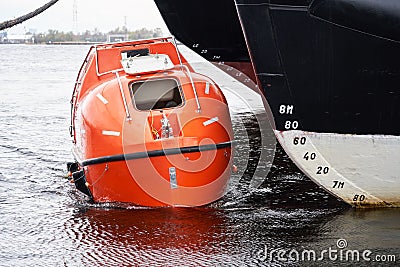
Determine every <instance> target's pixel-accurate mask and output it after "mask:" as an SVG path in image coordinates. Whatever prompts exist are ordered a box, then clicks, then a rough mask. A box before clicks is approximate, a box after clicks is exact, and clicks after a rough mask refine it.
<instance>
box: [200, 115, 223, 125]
mask: <svg viewBox="0 0 400 267" xmlns="http://www.w3.org/2000/svg"><path fill="white" fill-rule="evenodd" d="M218 120H219V119H218V117H214V118H211V119H209V120H208V121H205V122H203V125H204V126H208V125H210V124H212V123H214V122H217V121H218Z"/></svg>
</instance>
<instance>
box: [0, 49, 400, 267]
mask: <svg viewBox="0 0 400 267" xmlns="http://www.w3.org/2000/svg"><path fill="white" fill-rule="evenodd" d="M87 50H88V47H85V46H25V45H17V46H13V45H1V46H0V59H1V63H0V82H1V83H0V126H1V127H0V158H1V160H0V163H1V165H0V166H1V167H0V266H217V265H221V266H259V265H272V266H281V265H284V266H285V265H286V266H304V265H314V266H321V265H330V266H334V265H338V264H340V265H343V266H346V265H349V266H350V265H352V264H353V265H354V264H355V263H357V262H355V261H348V260H346V258H345V257H344V256H343V255H345V253H346V251H347V250H357V251H359V252H360V255H361V253H362V252H363V251H365V250H370V251H371V254H369V257H368V258H369V259H370V260H371V261H370V262H367V261H365V260H364V259H360V262H359V263H358V264H359V265H367V264H369V265H377V266H378V265H380V266H391V265H393V266H395V265H396V263H393V262H391V263H388V262H385V263H382V262H380V263H378V262H377V258H376V256H377V255H378V256H385V257H386V259H388V258H389V256H390V255H394V256H395V259H396V260H397V262H400V254H399V252H400V209H386V210H354V209H352V208H349V207H348V206H347V205H344V204H343V203H341V202H340V201H338V200H336V199H335V198H333V197H331V196H330V195H328V194H327V193H325V192H324V191H323V190H321V189H319V188H318V187H317V186H315V185H314V184H313V183H312V182H311V181H310V180H309V179H308V178H306V177H305V176H304V175H302V174H301V173H299V171H298V170H297V168H296V167H295V166H294V165H293V164H292V163H291V162H290V160H289V159H288V158H287V156H286V155H285V154H284V153H283V151H282V149H280V148H279V147H277V150H276V153H275V159H274V161H273V165H272V167H271V169H270V172H269V173H268V176H267V177H266V179H264V178H265V177H263V176H262V175H258V173H262V174H263V173H266V169H268V166H267V165H268V164H267V165H265V166H263V164H259V166H257V161H258V159H259V158H260V157H263V156H262V153H261V152H262V151H267V152H269V156H268V155H267V157H266V158H267V160H264V161H265V162H268V161H271V160H272V157H271V154H273V151H274V149H273V148H274V147H273V146H270V145H268V146H265V144H264V145H260V140H261V137H262V136H263V134H265V135H266V136H267V137H266V138H267V139H268V138H272V137H271V136H270V135H269V134H270V133H262V131H260V130H259V129H258V123H257V120H260V119H261V120H262V119H263V116H264V115H262V114H261V115H259V114H258V113H257V112H250V111H248V110H246V108H244V107H243V106H240V105H239V104H237V103H238V102H236V101H234V100H233V102H232V109H233V110H232V117H233V119H234V127H235V133H236V139H237V140H238V146H237V154H236V159H235V161H236V163H237V165H238V166H239V167H240V168H239V174H237V175H234V176H233V177H232V183H231V185H230V187H229V191H228V192H227V194H226V196H225V197H224V198H223V199H221V200H220V201H218V202H216V203H213V204H212V205H209V206H207V207H200V208H159V209H148V208H137V207H133V206H126V205H124V206H123V205H114V204H113V205H111V204H109V205H104V204H102V205H99V204H94V203H91V202H90V201H88V200H87V199H86V198H85V197H84V196H82V195H81V194H79V193H77V192H76V190H75V189H74V187H73V186H72V185H71V184H70V183H68V182H67V179H65V173H66V170H65V169H66V168H65V164H66V162H67V161H71V160H72V156H71V154H70V148H71V145H72V144H71V141H70V138H69V134H68V126H69V114H70V113H69V112H70V110H69V100H70V94H71V93H72V89H73V84H74V80H75V77H76V74H77V71H78V70H79V67H80V64H81V62H82V60H83V58H84V57H85V55H86V53H87ZM230 94H232V93H230V92H227V95H230ZM246 95H248V96H249V95H250V96H251V93H246ZM229 98H230V99H233V98H232V97H229ZM231 101H232V100H231ZM248 101H250V105H251V106H253V104H252V102H251V101H252V100H251V99H250V100H248ZM254 101H255V100H254ZM242 135H247V136H249V140H250V141H249V142H244V141H243V140H245V139H246V138H245V136H242ZM242 139H243V140H242ZM262 149H263V150H262ZM243 155H248V156H249V159H248V160H247V159H246V157H245V156H243ZM260 169H261V172H260ZM254 173H255V175H254ZM257 175H258V176H257ZM261 176H262V177H261ZM254 181H256V184H259V183H261V182H262V184H261V186H260V187H258V188H256V187H255V186H254ZM339 239H344V240H345V241H346V242H347V247H344V246H343V245H342V244H343V242H344V240H341V242H342V243H337V242H338V240H339ZM274 249H275V252H276V253H275V254H274V252H273V250H274ZM279 249H282V250H286V251H284V252H285V253H286V254H280V255H278V254H277V253H278V250H279ZM328 249H333V250H337V257H338V258H337V259H336V260H334V256H335V255H336V254H333V255H331V256H332V259H330V258H329V257H328V254H322V255H323V256H324V257H322V258H321V261H318V260H315V261H314V260H313V259H311V260H307V258H305V260H304V261H301V255H302V253H303V252H304V250H308V251H310V250H313V251H315V252H316V253H317V254H316V255H317V256H316V258H318V257H320V255H321V251H323V250H328ZM271 251H272V253H271ZM289 251H291V254H290V256H292V258H290V259H289V257H288V255H289ZM281 252H282V251H281ZM296 252H297V253H299V255H300V256H299V258H300V261H299V262H295V259H296ZM340 253H342V259H340V258H339V256H340ZM271 255H272V256H271ZM279 256H281V258H282V257H283V258H286V260H284V259H278V258H279ZM360 257H361V256H360ZM383 258H384V257H381V259H383ZM391 260H393V257H391ZM387 261H388V260H387Z"/></svg>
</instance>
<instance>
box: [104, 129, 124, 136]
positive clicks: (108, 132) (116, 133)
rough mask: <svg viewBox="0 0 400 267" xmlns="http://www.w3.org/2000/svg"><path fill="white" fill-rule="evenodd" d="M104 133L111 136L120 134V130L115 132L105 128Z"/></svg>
mask: <svg viewBox="0 0 400 267" xmlns="http://www.w3.org/2000/svg"><path fill="white" fill-rule="evenodd" d="M102 133H103V135H110V136H120V134H121V133H120V132H115V131H106V130H103V132H102Z"/></svg>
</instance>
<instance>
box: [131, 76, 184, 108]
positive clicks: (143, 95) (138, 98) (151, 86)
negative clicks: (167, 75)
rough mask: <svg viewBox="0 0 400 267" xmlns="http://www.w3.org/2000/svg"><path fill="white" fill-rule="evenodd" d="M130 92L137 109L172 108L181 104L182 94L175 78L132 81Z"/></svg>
mask: <svg viewBox="0 0 400 267" xmlns="http://www.w3.org/2000/svg"><path fill="white" fill-rule="evenodd" d="M131 94H132V99H133V102H134V103H135V106H136V108H137V109H139V110H152V109H163V108H173V107H177V106H180V105H182V102H183V100H182V96H181V93H180V90H179V85H178V83H177V81H176V80H175V79H159V80H147V81H142V82H136V83H132V85H131Z"/></svg>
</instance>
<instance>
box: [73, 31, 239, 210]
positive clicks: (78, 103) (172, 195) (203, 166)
mask: <svg viewBox="0 0 400 267" xmlns="http://www.w3.org/2000/svg"><path fill="white" fill-rule="evenodd" d="M71 103H72V116H71V127H70V132H71V136H72V138H73V143H74V146H73V155H74V157H75V160H76V162H74V163H69V164H68V168H69V171H70V173H71V180H73V181H74V183H75V185H76V187H77V188H78V189H79V190H80V191H82V192H83V193H85V194H87V195H89V196H90V197H91V198H92V199H93V200H94V201H95V202H128V203H133V204H135V205H141V206H200V205H205V204H208V203H211V202H213V201H215V200H217V199H219V198H220V197H221V196H223V194H224V192H225V189H226V186H227V183H228V180H229V176H230V170H231V166H232V148H231V146H232V140H233V134H232V125H231V120H230V115H229V110H228V106H227V102H226V99H225V97H224V95H223V93H222V92H221V90H220V89H219V88H218V86H217V85H216V84H215V83H214V82H213V81H212V80H211V79H210V78H208V77H206V76H203V75H201V74H199V73H196V72H194V70H193V68H192V67H191V66H190V65H189V63H188V62H187V61H186V60H185V58H184V57H183V56H182V55H181V54H180V52H179V50H178V48H177V45H176V43H175V41H174V40H173V39H172V38H160V39H153V40H143V41H134V42H123V43H112V44H102V45H96V46H93V47H91V49H90V51H89V53H88V55H87V57H86V59H85V61H84V63H83V65H82V67H81V70H80V72H79V74H78V78H77V81H76V84H75V89H74V93H73V97H72V100H71Z"/></svg>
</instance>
